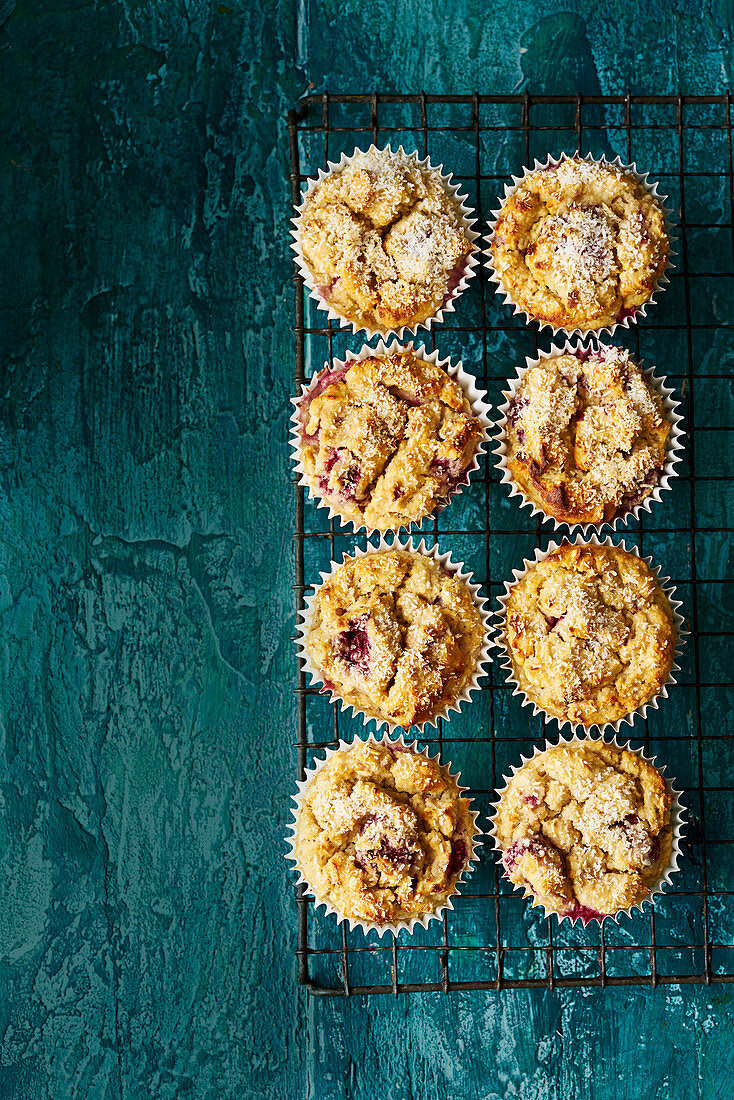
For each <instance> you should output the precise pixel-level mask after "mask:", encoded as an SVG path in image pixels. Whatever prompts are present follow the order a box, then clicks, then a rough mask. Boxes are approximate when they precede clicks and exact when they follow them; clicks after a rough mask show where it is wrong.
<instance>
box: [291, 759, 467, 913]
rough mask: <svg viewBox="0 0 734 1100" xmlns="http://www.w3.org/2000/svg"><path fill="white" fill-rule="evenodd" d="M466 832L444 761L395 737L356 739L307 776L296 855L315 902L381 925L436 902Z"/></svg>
mask: <svg viewBox="0 0 734 1100" xmlns="http://www.w3.org/2000/svg"><path fill="white" fill-rule="evenodd" d="M473 838H474V825H473V819H472V816H471V814H470V812H469V800H468V799H467V798H465V797H463V796H462V794H461V792H460V790H459V788H458V785H457V782H456V779H455V778H454V777H453V776H451V775H450V774H449V770H448V768H446V767H444V766H443V765H441V764H439V762H438V761H437V760H429V759H427V758H426V757H424V756H422V755H419V754H418V753H414V752H412V751H411V750H410V749H409V748H406V747H405V746H403V745H401V744H400V743H394V742H387V741H382V742H377V743H375V742H371V741H367V742H363V741H355V743H354V745H353V746H352V747H351V748H349V749H343V750H340V751H339V752H337V753H335V754H334V756H332V757H331V758H330V759H329V760H328V761H327V762H326V763H325V764H324V766H323V767H322V768H320V770H319V771H318V772H317V773H316V775H314V777H313V778H312V779H311V780H310V782H309V783H308V785H307V787H306V789H305V792H304V797H303V800H302V803H301V806H300V810H299V812H298V819H297V825H296V838H295V857H296V859H297V862H298V866H299V869H300V870H301V873H302V874H303V876H304V878H305V879H306V880H307V882H308V884H309V886H310V887H311V888H312V889H313V891H314V893H315V895H316V898H317V900H324V901H328V902H330V904H331V905H333V907H334V908H335V909H336V910H337V912H338V913H339V915H340V916H344V917H351V918H352V919H356V920H364V921H373V922H375V923H376V924H379V925H382V924H390V923H393V922H397V921H403V920H410V919H411V918H412V917H421V916H423V915H424V914H426V913H432V912H435V910H436V909H438V908H440V907H441V906H442V905H444V904H445V902H446V901H447V899H448V897H449V895H450V894H452V893H454V891H455V888H456V880H457V879H458V877H459V876H460V875H461V873H462V871H463V870H464V868H465V866H466V865H467V862H468V860H469V858H470V856H471V852H472V844H473Z"/></svg>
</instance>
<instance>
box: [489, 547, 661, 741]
mask: <svg viewBox="0 0 734 1100" xmlns="http://www.w3.org/2000/svg"><path fill="white" fill-rule="evenodd" d="M504 640H505V644H506V647H507V651H508V654H509V656H510V661H511V664H512V670H513V675H514V677H515V679H516V681H517V683H518V684H519V686H520V688H521V689H522V691H524V692H525V694H526V696H527V697H528V699H530V700H531V701H532V702H534V703H535V704H536V705H537V706H538V707H541V708H542V709H543V710H544V711H546V713H547V714H550V715H552V716H555V717H556V718H559V719H561V720H566V719H567V720H569V721H570V722H571V723H572V724H574V725H575V724H579V723H580V724H582V725H584V726H591V725H594V724H598V725H604V724H605V723H607V722H616V721H617V720H618V719H620V718H624V717H625V716H626V715H628V714H630V713H632V712H633V711H635V710H636V709H637V708H638V707H640V706H642V705H643V704H644V703H647V702H649V701H650V699H652V698H653V697H654V696H655V695H657V694H658V693H659V692H660V690H661V689H662V687H663V686H664V684H665V683H666V681H667V679H668V675H669V673H670V669H671V667H672V664H673V657H674V654H675V643H676V627H675V618H674V615H673V610H672V608H671V606H670V601H669V600H668V597H667V596H666V594H665V592H663V590H662V588H661V587H660V586H659V584H658V583H657V579H656V577H655V574H654V573H653V571H652V570H651V569H650V567H649V566H648V565H647V563H646V562H645V561H643V560H642V558H638V557H637V555H636V554H631V553H630V552H629V551H627V550H623V549H622V548H620V547H618V546H593V545H584V544H581V545H579V544H573V545H572V544H569V543H568V542H564V543H563V544H562V545H561V546H560V547H558V549H557V550H555V551H553V553H551V554H549V555H548V557H547V558H545V559H543V560H542V561H540V562H537V563H536V564H535V565H531V566H530V567H529V569H528V570H527V572H526V574H525V575H524V576H523V577H521V579H520V580H519V581H517V582H516V583H515V584H514V585H513V586H512V587H511V589H510V592H509V596H508V598H507V601H506V606H505V630H504Z"/></svg>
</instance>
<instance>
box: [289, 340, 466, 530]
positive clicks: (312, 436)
mask: <svg viewBox="0 0 734 1100" xmlns="http://www.w3.org/2000/svg"><path fill="white" fill-rule="evenodd" d="M300 415H301V448H300V450H301V456H302V460H303V467H304V471H305V474H306V479H307V481H308V483H309V485H310V486H311V488H312V489H313V490H314V491H315V492H316V493H317V494H318V495H320V496H321V497H323V499H324V500H326V501H328V503H329V504H331V506H332V508H333V509H334V511H336V512H337V513H338V514H339V515H340V516H342V517H343V518H344V519H348V520H352V522H354V523H355V524H356V525H357V526H360V527H361V526H362V525H363V524H366V525H367V526H368V527H371V528H373V529H375V530H379V531H389V530H396V529H397V528H399V527H401V526H405V525H410V524H411V523H414V522H415V523H418V522H420V521H421V520H422V519H423V518H424V517H425V516H427V515H430V513H431V512H432V511H433V510H434V509H435V508H436V507H437V506H438V505H439V504H441V503H444V502H446V501H448V499H449V498H450V497H451V495H452V494H453V493H454V492H456V490H457V489H458V487H459V486H460V485H462V484H466V483H467V482H468V480H469V478H468V470H469V468H470V467H471V465H472V461H473V458H474V453H475V451H476V449H477V445H478V443H479V441H480V439H481V437H482V425H481V422H480V420H479V419H478V418H477V417H475V416H474V414H473V413H472V410H471V405H470V403H469V401H468V399H467V397H466V395H465V394H464V391H463V390H462V388H461V386H460V385H458V383H456V382H455V381H454V380H453V379H452V378H451V377H450V376H449V375H448V374H447V373H446V371H445V370H443V369H442V368H441V367H439V366H437V365H436V364H434V363H430V362H427V361H426V360H424V359H422V358H419V357H418V356H416V355H414V354H413V353H412V351H410V350H407V349H406V350H404V351H400V352H394V353H392V354H390V355H375V356H371V357H369V358H366V359H359V360H354V361H352V362H350V363H348V364H347V366H346V367H345V368H342V369H340V370H337V371H333V372H331V373H330V372H328V371H325V372H324V373H323V375H322V377H321V378H320V379H319V381H318V382H317V383H316V385H315V386H314V389H313V390H312V391H311V392H310V393H308V394H306V395H305V397H304V398H303V400H302V401H301V405H300Z"/></svg>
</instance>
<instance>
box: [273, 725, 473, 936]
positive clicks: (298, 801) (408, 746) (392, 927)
mask: <svg viewBox="0 0 734 1100" xmlns="http://www.w3.org/2000/svg"><path fill="white" fill-rule="evenodd" d="M364 740H366V741H367V742H372V743H373V744H378V745H379V744H389V745H390V747H394V746H396V745H397V746H399V749H398V751H400V752H410V753H413V754H414V755H415V756H422V757H423V758H424V759H425V760H438V763H439V764H440V765H441V767H442V768H443V769H444V770H445V771H446V772H447V773H448V775H450V776H451V777H452V778H453V779H455V780H456V786H457V788H458V792H459V794H460V795H462V796H463V797H464V798H466V799H467V801H468V802H470V803H471V799H470V798H468V796H467V794H466V792H467V791H468V790H469V788H468V787H463V786H462V785H461V782H460V781H461V775H460V774H459V772H456V773H455V774H454V773H452V771H451V768H452V766H453V765H452V764H451V762H450V761H449V762H448V763H445V762H444V761H443V760H441V759H440V758H439V754H438V753H436V755H435V756H431V755H430V754H429V752H428V750H427V749H422V750H421V749H418V748H417V747H416V746H415V744H413V743H406V741H405V738H404V737H403V736H402V734H401V735H400V736H399V737H395V738H392V737H390V736H388V734H386V733H382V734H380V735H379V736H377V737H376V736H375V735H374V734H373V733H370V734H368V735H367V737H366V738H364ZM353 745H354V742H353V741H343V740H340V741H339V744H338V745H337V746H336V747H335V748H333V749H331V748H330V749H326V755H325V756H324V759H323V760H317V761H316V762H315V763H314V765H313V767H311V768H309V769H307V771H306V777H305V779H302V780H300V781H299V782H298V790H297V792H296V794H294V795H291V799H292V801H293V802H294V803H295V808H291V813H292V815H293V820H292V821H291V822H289V824H288V828H289V830H290V833H289V834H288V835H287V836H286V838H285V842H286V844H287V845H288V847H289V849H290V851H289V852H288V853H287V855H286V859H288V860H290V861H291V862H292V863H293V864H294V868H293V869H294V870H295V871H296V872H297V875H298V881H297V884H296V885H298V886H301V885H303V886H304V887H305V892H306V893H307V894H310V895H311V897H313V898H314V899H315V905H316V908H319V907H320V906H323V907H324V909H325V911H326V914H327V915H328V914H329V913H333V915H334V916H335V917H336V920H337V924H342V923H343V922H344V921H346V922H348V924H349V930H350V932H353V931H354V929H355V928H361V929H362V931H363V932H364V934H365V935H367V933H368V932H373V931H374V932H376V933H377V935H378V936H379V937H380V938H382V937H383V936H384V935H385V933H386V932H392V933H393V935H395V936H397V935H398V933H399V932H402V931H406V932H408V933H409V934H411V933H412V932H413V931H414V929H415V928H427V927H428V926H429V924H431V922H432V921H436V920H439V921H440V920H441V919H442V917H443V914H444V913H445V912H447V911H448V910H452V909H453V908H454V901H453V899H454V898H456V897H458V896H459V894H460V893H461V890H460V887H461V885H462V884H463V883H464V882H465V881H466V878H467V877H468V876H469V875H470V874H471V872H472V870H473V866H474V864H475V863H476V861H477V859H478V852H479V849H480V847H481V845H482V832H481V830H480V829H479V827H478V825H477V818H478V816H479V814H478V812H477V811H476V810H471V809H470V810H469V818H470V820H471V822H472V826H473V834H472V837H471V840H470V842H469V852H468V855H467V857H466V861H465V863H464V867H463V869H462V871H461V873H460V874H459V875H458V876H457V878H456V880H455V882H454V886H453V889H452V891H451V893H450V894H449V895H448V897H447V898H446V901H445V902H444V903H443V904H442V905H440V906H438V907H437V908H436V909H434V910H433V912H431V913H424V914H423V915H422V916H420V917H411V918H410V920H401V921H392V922H391V923H388V924H377V923H376V922H375V921H366V920H360V919H358V918H355V917H346V916H344V915H343V914H342V913H340V912H339V910H338V909H336V908H335V907H334V906H333V905H332V904H331V902H329V901H327V900H326V899H325V898H320V897H319V895H318V891H317V890H315V889H314V887H313V886H312V885H311V884H310V883H309V881H308V879H307V878H306V876H305V875H304V873H303V871H302V869H301V867H300V865H299V862H298V857H297V855H296V838H297V835H298V822H299V817H300V813H301V808H302V805H303V798H304V795H305V792H306V789H307V787H308V786H309V784H310V783H311V781H312V780H313V778H314V776H316V775H317V774H318V773H319V772H320V771H321V769H322V768H323V767H324V765H325V764H326V763H327V762H328V761H329V760H331V759H332V758H333V757H334V756H335V755H336V754H337V753H338V752H344V751H345V750H346V751H349V750H350V749H351V748H352V747H353Z"/></svg>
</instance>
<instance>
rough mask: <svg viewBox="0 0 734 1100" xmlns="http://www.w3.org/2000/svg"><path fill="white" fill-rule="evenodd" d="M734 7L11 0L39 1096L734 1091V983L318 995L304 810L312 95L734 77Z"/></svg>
mask: <svg viewBox="0 0 734 1100" xmlns="http://www.w3.org/2000/svg"><path fill="white" fill-rule="evenodd" d="M731 33H732V21H731V7H730V5H729V4H728V3H725V2H723V0H722V2H710V3H706V4H705V5H704V7H703V10H702V9H701V5H700V4H698V3H694V2H693V0H679V2H678V3H677V4H676V5H662V4H652V3H643V4H641V5H639V6H638V7H637V9H636V10H635V11H634V12H633V11H632V10H631V9H630V7H629V5H626V4H623V3H620V2H619V0H613V2H611V3H609V4H607V5H603V6H601V5H600V6H599V7H598V8H593V7H592V8H591V10H589V6H588V5H587V4H585V3H580V2H579V0H574V2H572V3H564V4H560V3H557V2H552V3H550V4H547V5H545V6H544V7H543V14H542V15H541V16H540V17H539V9H538V7H537V5H536V4H531V3H529V2H527V0H522V2H520V3H517V4H514V5H504V4H496V5H492V4H486V3H480V2H478V0H455V2H453V3H448V4H447V3H445V2H440V3H439V2H438V0H428V2H422V0H399V2H393V3H389V2H387V0H375V2H374V3H370V4H367V3H363V2H361V0H360V2H357V0H348V2H346V3H344V2H339V3H337V2H336V0H267V2H266V3H264V4H250V3H248V2H245V3H242V2H241V0H227V2H226V3H221V4H218V3H216V2H203V0H174V2H171V3H167V4H163V5H156V4H154V3H152V2H146V0H141V2H132V0H130V2H125V0H107V2H102V3H92V2H91V0H77V2H76V3H72V2H70V0H67V2H58V0H46V2H45V3H32V2H31V0H17V2H15V0H3V2H2V3H0V47H1V50H2V53H1V56H2V69H3V95H2V98H1V100H0V120H1V129H2V134H3V144H2V186H1V187H0V204H2V224H3V232H2V235H1V237H0V248H1V249H2V257H1V261H0V271H1V272H2V326H0V342H1V347H2V358H1V360H0V381H1V387H2V388H1V390H0V662H1V664H0V668H1V669H2V689H1V690H0V829H1V833H0V883H1V886H0V1042H1V1057H0V1096H2V1097H3V1100H42V1098H43V1100H45V1098H47V1097H53V1098H54V1100H66V1098H71V1097H75V1098H76V1097H79V1098H90V1100H108V1098H109V1100H117V1098H122V1097H125V1098H130V1100H132V1098H138V1097H148V1096H150V1097H155V1098H160V1100H164V1098H171V1100H173V1098H176V1100H180V1098H183V1097H192V1098H193V1097H195V1098H197V1100H200V1098H201V1100H203V1098H211V1100H225V1098H230V1097H231V1098H235V1097H236V1098H238V1100H244V1098H248V1097H253V1098H254V1097H267V1098H271V1097H272V1098H273V1100H303V1098H306V1097H309V1098H315V1100H332V1098H333V1100H346V1098H349V1100H433V1098H434V1097H438V1096H462V1097H467V1098H471V1100H490V1098H491V1100H495V1098H499V1097H510V1096H513V1097H523V1098H527V1100H530V1098H532V1100H546V1098H548V1100H551V1098H560V1097H563V1098H564V1100H566V1098H577V1097H578V1098H581V1097H584V1098H602V1097H604V1098H606V1097H615V1096H619V1097H621V1096H624V1097H627V1096H642V1095H644V1096H645V1097H646V1098H650V1100H667V1098H668V1097H676V1098H681V1100H683V1098H685V1100H687V1098H688V1097H703V1098H705V1100H715V1098H718V1097H721V1098H723V1097H728V1096H729V1095H730V1093H731V1086H730V1076H729V1074H728V1071H729V1069H730V1068H731V1060H732V1056H731V1049H730V1048H731V1044H730V1036H731V1026H732V1020H733V1017H734V1012H733V1011H732V1003H731V996H730V994H729V992H728V991H727V990H725V989H717V990H714V991H710V990H704V989H683V990H678V989H665V990H658V991H657V992H654V993H652V992H649V991H644V990H642V991H639V990H638V991H635V990H630V991H607V992H605V993H600V992H593V993H588V994H584V993H578V992H562V993H555V994H549V993H543V992H540V993H537V994H528V993H505V994H503V995H502V996H501V997H498V996H497V995H495V994H493V993H486V994H484V993H478V994H472V995H468V994H467V995H460V996H452V997H450V998H443V997H441V996H437V995H435V996H434V995H427V996H424V997H422V998H410V999H409V998H406V997H401V998H400V999H398V1000H397V1001H396V1002H394V1001H392V1000H391V999H387V998H383V999H380V1000H379V1001H374V1002H366V1001H361V1000H356V1001H353V1002H349V1003H346V1002H342V1001H333V1000H332V1001H329V1002H324V1001H317V1000H314V999H309V998H308V997H306V996H305V995H304V993H303V992H302V991H301V990H300V989H299V988H298V986H297V985H296V982H295V961H294V946H295V906H294V902H293V893H292V888H291V886H290V884H289V881H288V878H287V875H286V874H285V872H284V865H283V863H282V861H281V851H282V846H281V842H280V837H281V835H282V830H283V824H284V821H285V818H286V816H287V800H288V795H289V792H290V790H291V788H292V782H293V774H294V753H293V748H292V743H293V738H294V734H293V715H294V706H293V698H292V694H291V678H292V674H293V670H294V655H293V649H292V644H291V641H290V635H291V632H292V630H293V624H294V613H293V597H292V592H291V588H290V584H291V580H292V549H291V547H292V543H291V531H292V489H291V485H290V481H289V473H288V462H287V446H286V435H287V432H286V411H287V403H288V398H289V395H290V389H291V377H292V336H291V334H290V331H289V325H290V320H291V303H292V291H291V283H290V278H291V274H292V269H291V263H290V260H289V253H288V244H287V215H288V198H289V188H288V183H287V175H286V173H287V166H288V158H287V144H286V141H285V131H284V114H285V111H286V108H287V107H288V106H289V105H290V104H292V103H293V102H294V101H295V99H296V98H297V96H298V94H300V93H301V92H303V91H304V90H305V89H306V88H307V86H308V85H309V82H310V83H311V84H312V85H313V86H314V87H315V88H316V89H317V90H320V89H322V88H324V87H325V86H326V85H327V84H328V86H329V88H331V89H332V90H342V91H348V90H360V91H361V90H372V89H375V88H378V87H379V88H382V89H401V90H413V89H420V88H421V87H422V88H424V89H425V90H427V91H445V92H450V91H473V90H475V89H477V90H480V91H514V90H518V89H524V88H526V87H530V88H531V89H532V90H534V91H542V90H546V91H556V92H557V91H563V92H568V91H576V90H581V91H585V92H594V91H602V92H614V91H617V90H619V89H622V88H625V87H626V86H628V85H629V86H630V87H632V88H633V89H635V90H638V89H646V90H660V91H667V92H674V91H678V90H679V89H680V90H683V91H691V92H703V91H716V90H719V88H720V87H721V86H726V85H727V84H731V83H733V81H732V73H731ZM639 1073H642V1074H643V1082H644V1084H641V1085H640V1086H639V1087H638V1086H637V1085H631V1084H630V1080H631V1079H634V1077H635V1076H636V1075H637V1074H639Z"/></svg>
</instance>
